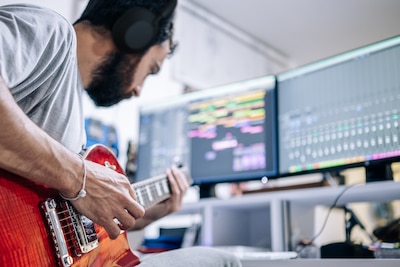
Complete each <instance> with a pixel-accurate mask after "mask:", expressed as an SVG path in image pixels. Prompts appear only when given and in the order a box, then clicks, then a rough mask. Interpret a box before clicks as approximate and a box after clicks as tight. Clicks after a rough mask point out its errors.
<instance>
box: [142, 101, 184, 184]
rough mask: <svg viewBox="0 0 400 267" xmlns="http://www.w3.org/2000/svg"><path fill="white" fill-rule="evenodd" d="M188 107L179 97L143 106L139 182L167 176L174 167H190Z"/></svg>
mask: <svg viewBox="0 0 400 267" xmlns="http://www.w3.org/2000/svg"><path fill="white" fill-rule="evenodd" d="M187 105H188V102H187V98H185V96H178V97H173V98H169V99H163V100H160V101H157V102H155V103H151V104H143V105H141V106H140V107H139V137H138V145H137V156H136V160H137V171H136V174H135V177H134V180H135V181H141V180H144V179H147V178H151V177H154V176H157V175H160V174H163V173H165V170H166V169H167V168H169V167H171V166H172V165H173V164H179V165H181V164H182V165H184V166H185V167H187V168H190V166H189V164H190V155H191V154H190V146H189V145H190V144H189V139H188V137H187V132H188V128H187V127H188V124H187V116H188V109H187Z"/></svg>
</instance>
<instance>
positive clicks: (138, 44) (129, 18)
mask: <svg viewBox="0 0 400 267" xmlns="http://www.w3.org/2000/svg"><path fill="white" fill-rule="evenodd" d="M176 5H177V0H170V1H168V2H167V4H166V5H165V7H164V8H163V10H162V11H161V14H160V15H158V16H157V15H155V14H154V13H153V12H151V11H150V10H148V9H146V8H143V7H134V8H132V9H129V10H128V11H126V12H125V13H124V14H123V15H122V16H121V17H119V18H118V19H117V21H116V22H115V23H114V25H113V27H112V30H111V31H112V36H113V39H114V42H115V44H116V45H117V47H118V48H119V49H120V50H121V51H124V52H127V53H137V52H141V51H143V50H145V49H147V48H149V47H150V45H151V43H152V42H153V41H154V39H155V38H156V36H157V34H158V31H159V24H160V20H162V19H164V18H166V17H168V16H169V15H171V14H172V12H173V11H174V9H175V7H176Z"/></svg>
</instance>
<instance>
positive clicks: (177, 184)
mask: <svg viewBox="0 0 400 267" xmlns="http://www.w3.org/2000/svg"><path fill="white" fill-rule="evenodd" d="M167 176H168V179H169V182H170V185H171V190H172V193H173V194H174V193H175V194H181V193H184V192H186V190H187V189H188V188H189V186H190V185H189V182H188V180H187V179H186V176H185V175H184V174H183V172H182V171H181V170H179V169H178V168H177V167H176V166H172V167H171V168H170V169H168V170H167Z"/></svg>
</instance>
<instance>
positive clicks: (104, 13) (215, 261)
mask: <svg viewBox="0 0 400 267" xmlns="http://www.w3.org/2000/svg"><path fill="white" fill-rule="evenodd" d="M175 7H176V1H169V0H168V1H167V0H158V1H155V0H152V1H150V0H115V1H110V0H91V1H89V3H88V6H87V8H86V9H85V11H84V12H83V14H82V16H81V18H80V19H78V21H77V22H76V23H75V24H74V25H73V26H72V25H70V24H69V23H68V22H67V21H66V20H65V19H64V18H62V17H60V16H59V15H58V14H56V13H55V12H52V11H50V10H47V9H44V8H40V7H36V6H32V5H10V6H4V7H0V115H1V117H2V119H1V120H0V129H1V130H0V151H1V158H0V169H2V170H5V171H7V172H10V173H13V174H15V175H18V176H20V177H23V178H25V179H28V180H30V181H32V182H35V183H37V184H41V185H45V186H48V187H50V188H53V189H56V190H58V191H59V193H60V195H61V196H62V197H63V198H65V199H67V200H70V202H71V204H72V205H73V206H74V207H75V208H76V209H77V210H78V211H79V212H80V213H81V214H83V215H85V216H87V217H88V218H89V219H91V220H92V221H93V222H95V223H96V224H98V225H100V226H103V227H104V229H105V230H106V231H107V233H108V235H109V237H110V238H111V239H115V238H117V237H118V236H119V234H120V230H121V229H120V227H121V225H122V227H123V228H125V229H142V228H144V227H145V226H146V225H148V224H149V223H151V222H153V221H155V220H157V219H159V218H161V217H163V216H165V215H168V214H170V213H172V212H174V211H177V210H178V209H179V208H180V207H181V202H182V197H183V195H184V193H185V191H186V190H187V189H188V187H189V184H188V183H187V181H186V178H185V177H184V175H183V174H182V172H181V171H180V170H178V169H177V168H176V167H171V168H170V169H168V170H167V171H166V175H167V177H168V180H169V182H170V186H171V192H172V196H171V197H170V198H169V199H168V200H166V201H164V202H162V203H160V204H159V205H156V206H154V207H152V208H150V209H149V210H147V211H146V212H145V211H144V209H143V208H142V207H141V206H140V205H139V204H138V203H137V202H136V200H135V198H136V196H135V193H134V192H133V190H132V188H131V186H130V184H129V182H128V180H127V178H126V177H125V176H124V175H122V174H119V173H117V172H115V171H113V170H111V169H110V168H106V167H104V166H101V165H99V164H96V163H94V162H91V161H88V160H84V159H83V158H82V157H80V156H79V153H80V152H81V150H82V148H83V147H84V146H85V133H84V125H83V124H84V118H83V112H82V110H83V107H82V100H81V96H82V93H83V90H86V92H87V93H88V94H89V96H90V97H91V98H92V99H93V101H94V102H95V103H96V104H97V105H99V106H111V105H113V104H116V103H118V102H119V101H121V100H122V99H125V98H129V97H132V96H139V95H140V91H141V89H142V86H143V83H144V81H145V79H146V77H147V76H148V75H151V74H155V73H157V72H158V71H159V70H160V68H161V65H162V63H163V61H164V60H165V58H166V57H167V56H168V55H169V54H170V53H171V52H172V51H173V48H174V44H173V43H172V18H173V10H174V9H175ZM132 18H136V19H138V20H139V22H136V21H134V20H132ZM145 20H151V21H154V23H148V22H147V21H145ZM137 32H139V34H137ZM0 185H1V184H0ZM0 190H5V189H4V188H0ZM1 192H3V191H1ZM2 205H3V204H2ZM115 219H116V220H117V221H119V223H120V224H117V223H116V222H115V221H116V220H115ZM27 235H29V233H27ZM1 236H2V237H3V238H8V236H9V233H4V232H3V233H1ZM28 250H29V248H28ZM194 250H195V251H192V250H191V249H189V250H188V251H185V250H180V251H174V252H171V253H162V254H160V255H159V256H154V257H148V258H147V259H146V260H144V261H143V262H142V263H141V264H140V265H139V266H165V265H168V264H171V265H172V266H239V265H240V263H239V262H238V261H237V260H236V259H235V258H231V257H230V256H229V255H226V254H223V253H219V252H216V251H214V250H208V249H200V248H199V249H197V250H196V249H194ZM15 253H16V255H19V254H22V253H23V252H18V250H16V252H15ZM187 254H190V255H189V256H188V255H187ZM193 254H196V255H197V256H196V259H197V260H196V261H195V262H194V261H193V257H192V255H193ZM203 256H204V257H203ZM0 260H1V258H0ZM6 260H7V259H6ZM0 263H1V261H0ZM0 265H1V264H0Z"/></svg>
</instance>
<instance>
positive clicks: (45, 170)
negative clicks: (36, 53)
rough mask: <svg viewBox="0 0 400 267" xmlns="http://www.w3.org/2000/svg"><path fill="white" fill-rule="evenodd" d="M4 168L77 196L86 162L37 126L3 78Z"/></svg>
mask: <svg viewBox="0 0 400 267" xmlns="http://www.w3.org/2000/svg"><path fill="white" fill-rule="evenodd" d="M0 116H1V118H2V119H1V120H0V129H1V131H0V151H1V154H2V159H1V160H0V168H1V169H4V170H7V171H9V172H11V173H14V174H17V175H20V176H22V177H25V178H27V179H29V180H32V181H34V182H38V183H40V184H44V185H47V186H49V187H52V188H55V189H57V190H59V191H62V192H64V194H67V195H73V194H75V193H76V192H77V191H79V185H80V184H81V181H80V182H78V181H77V180H79V179H82V162H81V160H80V158H79V156H78V155H74V153H72V152H71V151H69V150H67V149H66V148H64V146H62V145H61V144H59V143H58V142H57V141H55V140H54V139H52V138H51V137H50V136H49V135H47V134H46V133H45V132H44V131H43V130H41V129H40V128H39V127H38V126H36V125H35V124H34V123H33V122H32V121H31V120H30V119H29V118H28V117H27V116H26V115H25V114H24V113H23V111H22V110H21V109H20V108H19V107H18V105H17V104H16V102H15V101H14V99H13V97H12V95H11V93H10V91H9V89H8V88H7V86H6V85H5V84H4V82H3V80H2V78H1V77H0Z"/></svg>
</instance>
